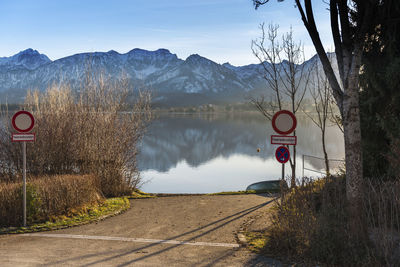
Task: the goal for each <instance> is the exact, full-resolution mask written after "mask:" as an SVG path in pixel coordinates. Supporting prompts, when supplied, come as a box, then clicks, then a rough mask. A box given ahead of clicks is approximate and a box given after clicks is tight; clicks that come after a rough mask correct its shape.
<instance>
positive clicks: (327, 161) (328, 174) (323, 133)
mask: <svg viewBox="0 0 400 267" xmlns="http://www.w3.org/2000/svg"><path fill="white" fill-rule="evenodd" d="M322 150H323V152H324V160H325V171H326V176H327V177H330V176H331V173H330V171H329V160H328V153H327V152H326V144H325V129H323V130H322Z"/></svg>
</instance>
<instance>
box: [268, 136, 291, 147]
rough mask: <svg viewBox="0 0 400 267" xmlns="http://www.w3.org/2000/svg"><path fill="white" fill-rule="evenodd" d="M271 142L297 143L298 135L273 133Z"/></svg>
mask: <svg viewBox="0 0 400 267" xmlns="http://www.w3.org/2000/svg"><path fill="white" fill-rule="evenodd" d="M271 144H273V145H291V146H295V145H297V136H292V135H271Z"/></svg>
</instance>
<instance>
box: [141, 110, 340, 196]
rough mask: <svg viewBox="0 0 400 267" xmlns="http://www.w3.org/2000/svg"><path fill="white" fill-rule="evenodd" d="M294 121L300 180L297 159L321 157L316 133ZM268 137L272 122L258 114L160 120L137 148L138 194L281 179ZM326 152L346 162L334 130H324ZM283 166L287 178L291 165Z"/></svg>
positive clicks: (301, 121)
mask: <svg viewBox="0 0 400 267" xmlns="http://www.w3.org/2000/svg"><path fill="white" fill-rule="evenodd" d="M297 119H298V123H297V129H296V133H297V136H298V137H297V138H298V139H297V140H298V141H297V142H298V145H297V158H296V159H297V168H296V171H297V176H299V177H300V176H301V175H302V156H301V155H302V154H306V155H313V156H322V149H321V141H320V139H321V137H320V131H319V129H318V128H316V126H315V125H313V124H312V122H311V121H310V120H309V119H308V118H307V117H305V116H298V118H297ZM271 134H276V133H274V131H273V129H272V126H271V123H270V122H268V121H266V120H265V119H264V117H263V116H261V115H259V114H244V115H240V114H191V115H177V114H175V115H160V117H159V118H158V119H156V120H154V121H153V123H152V124H151V126H150V127H149V129H148V132H147V134H146V135H145V137H144V139H143V142H142V144H141V153H140V155H139V158H138V162H139V169H140V170H141V176H142V178H143V180H144V181H145V183H144V184H143V186H142V190H143V191H145V192H153V193H211V192H220V191H232V190H244V189H246V187H247V186H248V185H250V184H251V183H255V182H259V181H265V180H275V179H279V178H280V177H281V165H280V163H278V162H277V161H276V159H275V156H274V155H275V149H276V148H277V147H278V145H271V144H270V136H271ZM257 148H260V149H261V151H260V152H259V153H257ZM327 149H328V156H329V157H330V158H334V159H342V158H343V157H344V143H343V135H342V133H341V132H340V131H339V129H338V128H337V127H330V128H329V129H328V132H327ZM286 165H287V166H286V169H285V171H286V173H287V174H288V173H289V171H290V166H289V164H286ZM305 165H306V167H307V168H312V169H322V168H323V165H322V162H318V161H310V160H308V159H307V160H306V163H305ZM304 174H305V175H306V176H316V175H317V174H316V173H313V172H308V171H305V173H304Z"/></svg>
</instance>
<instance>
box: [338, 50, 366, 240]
mask: <svg viewBox="0 0 400 267" xmlns="http://www.w3.org/2000/svg"><path fill="white" fill-rule="evenodd" d="M353 57H354V58H353V64H352V65H351V68H350V70H349V76H348V86H347V88H345V91H344V97H343V116H344V117H343V128H344V142H345V147H346V149H345V155H346V197H347V201H348V203H349V210H348V212H349V215H351V220H350V230H351V232H352V233H353V234H354V235H355V236H359V237H360V236H362V235H358V234H360V233H361V232H363V231H364V229H363V228H364V227H363V225H364V224H363V223H362V219H363V216H362V190H363V173H362V170H363V168H362V153H361V127H360V109H359V85H358V78H359V75H358V74H359V71H360V62H361V49H356V51H355V53H354V55H353Z"/></svg>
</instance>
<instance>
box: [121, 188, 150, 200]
mask: <svg viewBox="0 0 400 267" xmlns="http://www.w3.org/2000/svg"><path fill="white" fill-rule="evenodd" d="M155 197H157V196H156V195H155V194H151V193H145V192H143V191H141V190H139V189H137V188H135V189H134V190H133V192H132V194H131V195H129V196H127V198H129V199H141V198H155Z"/></svg>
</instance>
